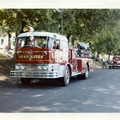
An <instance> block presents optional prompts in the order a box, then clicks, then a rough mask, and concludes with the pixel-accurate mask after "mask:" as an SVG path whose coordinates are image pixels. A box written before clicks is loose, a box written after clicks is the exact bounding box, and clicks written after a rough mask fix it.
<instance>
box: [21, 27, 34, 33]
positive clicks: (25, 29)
mask: <svg viewBox="0 0 120 120" xmlns="http://www.w3.org/2000/svg"><path fill="white" fill-rule="evenodd" d="M23 30H24V31H29V32H33V31H34V28H33V27H31V26H28V27H25V28H24V29H23Z"/></svg>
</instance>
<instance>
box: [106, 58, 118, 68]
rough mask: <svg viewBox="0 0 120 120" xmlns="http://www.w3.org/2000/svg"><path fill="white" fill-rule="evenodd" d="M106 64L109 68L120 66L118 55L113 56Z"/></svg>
mask: <svg viewBox="0 0 120 120" xmlns="http://www.w3.org/2000/svg"><path fill="white" fill-rule="evenodd" d="M108 64H109V68H120V56H114V57H113V58H112V60H111V61H109V62H108Z"/></svg>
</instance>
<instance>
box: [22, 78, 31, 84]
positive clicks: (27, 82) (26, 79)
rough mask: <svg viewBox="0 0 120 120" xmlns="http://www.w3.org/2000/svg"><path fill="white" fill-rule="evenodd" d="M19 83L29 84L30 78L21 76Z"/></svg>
mask: <svg viewBox="0 0 120 120" xmlns="http://www.w3.org/2000/svg"><path fill="white" fill-rule="evenodd" d="M21 83H22V84H23V85H29V84H30V79H29V78H21Z"/></svg>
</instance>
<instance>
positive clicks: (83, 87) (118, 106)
mask: <svg viewBox="0 0 120 120" xmlns="http://www.w3.org/2000/svg"><path fill="white" fill-rule="evenodd" d="M0 103H1V105H0V112H6V113H11V112H12V113H24V112H27V113H29V112H32V113H33V112H37V113H51V112H52V113H71V112H72V113H96V112H97V113H101V112H102V113H109V112H120V69H101V68H100V69H95V70H94V71H93V72H91V73H89V78H88V79H87V80H79V79H78V78H77V77H73V78H72V79H71V82H70V84H69V85H68V86H66V87H63V86H61V85H60V84H59V82H55V81H44V82H43V81H38V82H33V83H31V84H30V85H29V86H23V85H22V84H21V82H20V80H19V79H10V78H9V79H7V78H4V80H2V81H0Z"/></svg>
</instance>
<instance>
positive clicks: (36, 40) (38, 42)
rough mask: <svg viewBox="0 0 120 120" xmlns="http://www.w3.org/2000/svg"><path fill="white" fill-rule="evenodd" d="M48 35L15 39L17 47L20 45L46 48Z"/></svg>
mask: <svg viewBox="0 0 120 120" xmlns="http://www.w3.org/2000/svg"><path fill="white" fill-rule="evenodd" d="M48 42H49V38H48V37H33V39H31V38H30V37H19V38H18V39H17V46H16V47H17V48H21V47H41V48H43V47H45V48H48Z"/></svg>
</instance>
